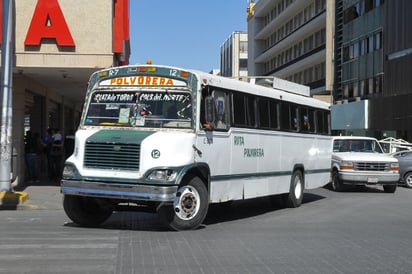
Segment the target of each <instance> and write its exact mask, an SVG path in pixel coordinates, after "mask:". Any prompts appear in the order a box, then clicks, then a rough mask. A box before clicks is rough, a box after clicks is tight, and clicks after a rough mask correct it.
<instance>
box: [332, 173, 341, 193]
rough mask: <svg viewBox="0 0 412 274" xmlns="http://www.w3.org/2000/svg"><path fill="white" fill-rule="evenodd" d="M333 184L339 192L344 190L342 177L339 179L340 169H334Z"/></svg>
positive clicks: (334, 188) (333, 187)
mask: <svg viewBox="0 0 412 274" xmlns="http://www.w3.org/2000/svg"><path fill="white" fill-rule="evenodd" d="M331 185H332V189H333V191H336V192H339V191H342V190H343V184H342V182H341V181H340V179H339V171H337V170H334V171H333V172H332V182H331Z"/></svg>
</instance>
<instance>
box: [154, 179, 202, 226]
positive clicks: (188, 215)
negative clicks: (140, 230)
mask: <svg viewBox="0 0 412 274" xmlns="http://www.w3.org/2000/svg"><path fill="white" fill-rule="evenodd" d="M208 207H209V199H208V193H207V189H206V186H205V184H204V183H203V181H202V180H201V179H200V178H199V177H191V178H189V179H188V180H187V183H186V184H183V185H181V186H180V187H179V189H178V190H177V192H176V197H175V200H174V202H173V205H162V206H160V208H159V210H158V214H159V217H160V220H161V221H162V223H164V224H166V225H167V226H168V227H170V228H171V229H173V230H177V231H179V230H189V229H196V228H198V227H199V226H200V225H201V224H202V222H203V221H204V219H205V218H206V214H207V211H208Z"/></svg>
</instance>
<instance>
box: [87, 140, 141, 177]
mask: <svg viewBox="0 0 412 274" xmlns="http://www.w3.org/2000/svg"><path fill="white" fill-rule="evenodd" d="M139 160H140V145H139V144H116V143H93V142H87V143H86V148H85V153H84V166H85V167H87V168H99V169H113V170H135V171H138V170H139Z"/></svg>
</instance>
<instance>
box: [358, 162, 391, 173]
mask: <svg viewBox="0 0 412 274" xmlns="http://www.w3.org/2000/svg"><path fill="white" fill-rule="evenodd" d="M355 170H365V171H388V170H389V163H378V162H365V163H355Z"/></svg>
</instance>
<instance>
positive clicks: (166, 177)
mask: <svg viewBox="0 0 412 274" xmlns="http://www.w3.org/2000/svg"><path fill="white" fill-rule="evenodd" d="M176 176H177V172H176V170H171V169H157V170H154V171H152V172H151V173H150V174H149V176H147V178H148V179H149V180H152V181H164V182H171V181H174V180H175V179H176Z"/></svg>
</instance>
